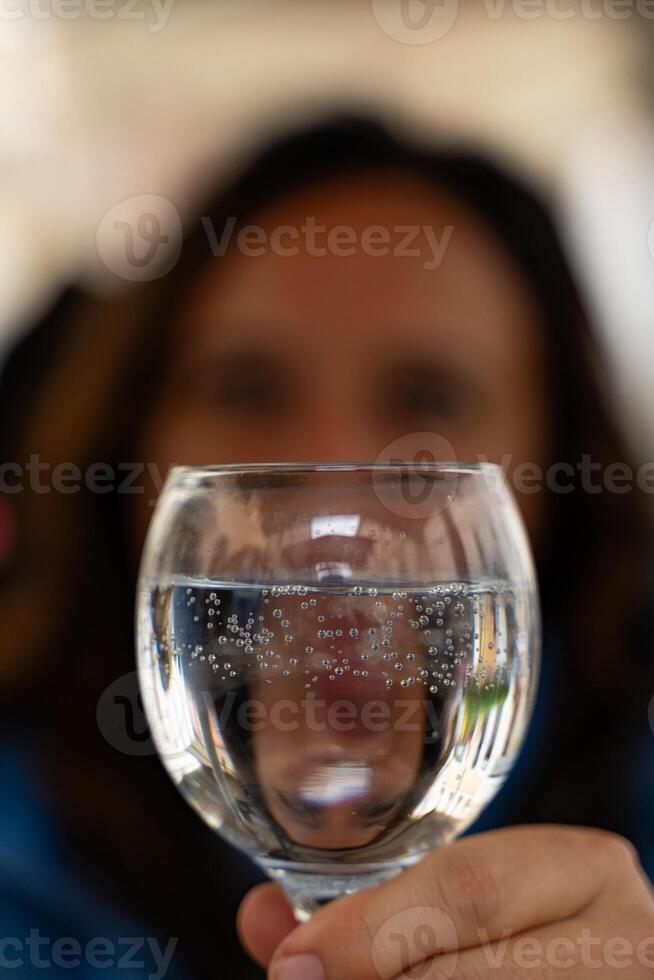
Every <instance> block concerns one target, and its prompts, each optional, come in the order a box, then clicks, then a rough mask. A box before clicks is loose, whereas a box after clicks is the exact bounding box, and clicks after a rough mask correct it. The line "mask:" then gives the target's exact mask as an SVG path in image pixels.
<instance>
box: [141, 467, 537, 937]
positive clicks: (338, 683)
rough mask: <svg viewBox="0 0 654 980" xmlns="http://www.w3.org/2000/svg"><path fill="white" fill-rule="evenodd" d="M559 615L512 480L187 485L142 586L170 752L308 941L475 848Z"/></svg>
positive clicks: (210, 471) (422, 474) (196, 478)
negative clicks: (334, 915) (332, 911)
mask: <svg viewBox="0 0 654 980" xmlns="http://www.w3.org/2000/svg"><path fill="white" fill-rule="evenodd" d="M539 643H540V639H539V612H538V603H537V597H536V586H535V576H534V569H533V563H532V558H531V553H530V548H529V544H528V541H527V536H526V533H525V529H524V526H523V523H522V520H521V517H520V515H519V512H518V509H517V507H516V505H515V502H514V500H513V497H512V495H511V493H510V491H509V488H508V486H507V484H506V481H505V479H504V476H503V473H502V471H501V469H500V468H499V467H497V466H494V465H492V464H472V465H458V464H453V463H430V464H426V463H420V464H407V463H397V462H395V463H377V464H374V463H333V464H332V463H313V464H311V463H306V464H267V465H248V466H215V467H214V466H212V467H200V468H194V467H176V468H174V469H173V470H171V472H170V474H169V476H168V479H167V482H166V484H165V486H164V488H163V491H162V494H161V497H160V500H159V502H158V505H157V508H156V511H155V514H154V517H153V520H152V523H151V526H150V530H149V533H148V536H147V541H146V545H145V550H144V555H143V560H142V566H141V574H140V580H139V606H138V648H139V674H140V679H141V686H142V693H143V700H144V704H145V709H146V713H147V717H148V720H149V723H150V726H151V728H152V732H153V735H154V739H155V742H156V744H157V748H158V750H159V753H160V755H161V758H162V759H163V762H164V764H165V766H166V768H167V769H168V772H169V773H170V775H171V777H172V778H173V780H174V781H175V783H176V784H177V786H178V788H179V790H180V791H181V793H182V794H183V795H184V797H185V798H186V799H187V800H188V802H189V803H190V804H191V805H192V806H193V807H195V809H196V810H197V811H198V812H199V813H200V814H201V815H202V817H203V818H204V819H205V820H206V822H207V823H208V824H209V825H210V826H211V827H212V828H214V829H215V830H216V831H218V832H219V833H220V834H222V835H223V836H224V837H225V838H226V839H227V840H228V841H229V842H231V843H232V844H233V845H235V846H236V847H238V848H241V849H242V850H243V851H245V852H246V853H247V854H248V855H249V856H250V857H251V858H252V859H253V860H254V861H256V862H257V863H258V864H259V865H260V866H261V867H262V868H263V869H265V871H266V872H267V873H268V875H269V876H270V877H271V878H273V879H275V880H276V881H278V883H279V884H280V885H281V886H282V888H283V889H284V890H285V892H286V894H287V895H288V897H289V899H290V901H291V902H292V904H293V907H294V909H295V913H296V916H297V918H298V920H299V921H304V920H306V919H307V918H308V917H309V916H310V915H311V913H312V912H313V911H314V910H315V909H316V908H317V907H318V906H319V905H320V904H322V903H324V902H326V901H329V900H330V899H332V898H335V897H337V896H340V895H344V894H346V893H349V892H353V891H356V890H358V889H360V888H364V887H369V886H371V885H375V884H377V883H380V882H382V881H384V880H386V879H388V878H390V877H391V876H393V875H395V874H397V873H398V872H399V871H401V870H402V869H403V868H406V867H408V866H410V865H412V864H414V863H415V862H416V861H418V860H419V859H420V858H421V857H422V856H423V855H424V854H425V852H427V851H428V850H431V849H433V848H435V847H440V846H442V845H444V844H446V843H447V842H449V841H451V840H453V839H454V838H455V837H456V836H457V835H459V834H461V833H462V831H464V830H465V829H466V827H468V826H469V825H470V824H471V823H472V822H473V821H474V819H475V818H476V817H477V816H478V815H479V813H480V812H481V810H482V809H483V807H484V806H485V805H486V804H487V803H488V802H489V800H490V799H491V798H492V797H493V796H494V795H495V793H496V792H497V791H498V789H499V788H500V786H501V785H502V783H503V781H504V780H505V778H506V776H507V774H508V772H509V770H510V768H511V766H512V764H513V762H514V760H515V758H516V755H517V753H518V751H519V748H520V745H521V742H522V739H523V736H524V733H525V729H526V726H527V723H528V720H529V716H530V712H531V708H532V704H533V700H534V693H535V685H536V680H537V673H538V662H539Z"/></svg>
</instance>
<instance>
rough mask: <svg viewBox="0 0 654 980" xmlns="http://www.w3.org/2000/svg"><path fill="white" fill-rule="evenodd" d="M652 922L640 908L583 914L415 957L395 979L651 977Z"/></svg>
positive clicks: (633, 979)
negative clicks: (617, 915) (613, 917)
mask: <svg viewBox="0 0 654 980" xmlns="http://www.w3.org/2000/svg"><path fill="white" fill-rule="evenodd" d="M651 926H652V923H651V918H650V919H649V920H647V919H646V918H644V917H643V916H642V914H641V916H640V918H638V917H637V916H636V917H633V916H630V917H629V920H628V921H624V922H622V924H620V923H619V922H616V921H610V922H609V921H602V920H598V919H596V918H583V917H581V918H577V919H574V920H573V921H571V922H567V923H566V924H565V925H564V924H563V923H561V924H559V925H558V926H557V925H551V926H548V927H546V928H543V929H536V930H532V931H530V932H529V933H528V934H522V935H520V936H513V937H510V936H508V935H507V936H505V937H504V938H503V939H501V940H500V941H499V942H496V943H482V945H480V946H477V947H476V948H474V949H467V950H464V951H463V952H462V953H459V954H457V953H446V954H445V955H443V956H437V957H435V958H433V959H430V960H427V961H423V962H418V963H414V964H413V965H411V966H409V967H408V968H404V969H403V971H402V972H401V973H400V974H398V975H397V976H396V977H394V978H393V980H466V978H472V977H474V980H497V978H498V977H501V980H535V978H536V977H537V978H538V980H577V978H579V977H590V976H593V977H598V978H602V977H617V976H624V977H628V978H629V980H646V978H647V980H651V977H652V975H654V974H653V971H654V939H653V937H652V934H651Z"/></svg>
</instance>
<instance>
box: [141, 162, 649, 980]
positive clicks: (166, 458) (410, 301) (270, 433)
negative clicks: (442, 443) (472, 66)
mask: <svg viewBox="0 0 654 980" xmlns="http://www.w3.org/2000/svg"><path fill="white" fill-rule="evenodd" d="M307 215H312V216H315V218H316V222H317V223H318V224H324V225H327V226H330V227H332V226H334V225H337V224H347V225H349V226H352V227H354V228H355V229H356V230H357V232H358V233H359V234H360V233H361V231H362V230H363V229H364V228H366V227H369V226H370V225H383V226H385V227H387V228H392V227H394V226H397V225H409V224H415V225H422V224H424V223H425V222H430V223H431V224H433V226H434V227H435V229H436V232H437V233H438V234H440V233H441V232H442V229H443V227H444V226H446V225H451V226H453V229H454V231H453V234H452V237H451V240H450V243H449V246H448V247H447V249H446V252H445V257H444V260H443V262H442V263H441V264H440V266H439V267H438V268H436V269H431V270H427V269H425V260H426V259H427V258H428V256H426V255H424V254H423V255H421V256H413V257H401V258H400V257H398V256H392V255H389V256H385V257H384V256H371V255H366V254H363V253H362V251H361V250H360V249H358V250H357V251H356V252H355V254H354V255H351V256H349V257H338V256H334V255H327V256H324V257H321V258H318V257H316V256H312V255H308V254H306V253H305V252H303V251H301V252H300V254H298V255H295V256H294V257H289V256H282V255H276V254H273V253H272V252H271V251H270V250H266V252H265V254H264V255H262V256H260V257H258V258H254V257H250V256H244V255H243V254H239V253H238V252H237V251H232V252H231V254H228V255H227V256H226V257H225V258H224V259H221V260H220V266H219V271H218V270H217V269H213V268H209V269H208V270H207V272H206V273H205V274H204V275H203V276H202V277H201V279H200V282H199V285H198V287H197V289H196V290H195V291H194V295H193V298H192V301H191V302H190V303H189V304H188V305H187V308H186V309H185V312H184V315H183V317H182V319H181V320H180V322H179V323H178V324H177V330H176V332H175V336H174V338H173V347H174V349H173V357H172V358H171V369H170V374H169V376H168V377H167V378H166V379H165V383H164V384H163V385H162V389H161V397H160V398H159V400H158V402H157V404H156V405H155V406H154V409H153V412H152V415H151V417H150V419H149V420H147V421H146V424H145V433H144V441H145V444H144V451H145V453H146V455H145V457H144V458H146V459H148V460H152V461H154V462H156V463H157V464H158V465H159V467H160V469H161V471H162V472H164V471H165V470H166V468H167V467H168V465H170V464H171V463H172V462H179V463H188V464H208V463H215V462H217V461H220V462H224V463H226V462H258V461H270V460H287V461H293V460H335V459H360V460H364V459H375V458H376V457H377V456H378V454H379V453H380V452H381V451H382V450H383V449H384V448H385V447H387V446H388V445H389V444H390V443H392V442H393V441H394V440H396V439H398V438H401V437H405V442H404V443H403V449H404V455H408V456H409V457H410V456H411V452H412V448H413V450H415V449H420V448H421V445H420V440H419V439H418V440H417V441H416V440H415V439H414V441H413V443H412V441H411V439H410V438H408V439H407V438H406V437H407V434H411V433H420V432H425V431H428V432H435V433H438V434H439V435H440V436H442V437H444V438H445V439H446V440H447V441H448V442H449V443H450V445H451V447H452V451H453V452H454V454H455V456H456V458H458V459H459V460H462V461H463V460H473V459H475V458H477V456H478V455H479V454H483V455H484V456H485V457H486V458H488V459H490V460H492V461H496V462H501V461H502V459H503V457H506V456H507V455H509V456H510V458H511V460H512V465H516V464H518V463H520V462H531V463H536V464H538V465H541V466H543V465H545V464H546V461H547V459H548V451H549V442H550V431H549V425H548V394H547V379H546V377H545V376H544V368H543V364H544V362H545V359H544V351H543V345H542V337H541V331H540V329H539V317H538V310H537V308H536V306H535V303H534V300H533V298H532V296H531V295H530V294H529V292H528V291H527V288H526V287H525V285H524V284H523V282H522V281H521V278H520V276H519V274H518V272H517V271H516V270H515V269H514V268H513V266H512V265H511V263H510V261H509V260H508V259H507V258H506V257H505V255H504V254H503V252H502V250H501V248H500V247H499V246H498V245H497V243H496V241H495V240H494V238H493V237H492V235H491V233H490V232H489V231H487V230H486V229H485V228H484V226H483V225H482V224H481V223H480V222H479V220H478V219H477V218H476V217H475V215H474V214H472V213H471V212H470V211H469V210H468V209H467V208H466V207H465V206H464V205H463V204H462V203H460V202H459V201H457V200H456V199H455V198H453V197H452V196H450V195H448V194H447V193H445V192H437V191H435V190H433V189H431V188H426V187H423V186H422V185H421V184H420V183H418V182H417V181H415V180H414V179H412V178H410V177H403V176H402V175H395V176H393V177H381V176H377V175H373V174H371V175H367V176H366V178H365V179H362V178H349V179H345V178H343V179H339V180H336V179H335V180H333V181H331V182H329V183H327V184H324V185H322V186H321V187H315V186H312V187H307V188H304V189H302V190H298V191H297V192H295V193H294V194H292V195H290V194H289V195H288V196H287V197H285V198H284V199H283V200H280V201H279V202H277V203H275V204H274V205H273V206H271V207H270V208H269V209H268V210H266V211H264V212H262V213H260V214H257V215H256V216H253V218H252V222H253V223H255V224H259V225H262V226H263V227H264V228H266V229H267V230H268V231H269V232H270V231H272V229H274V228H275V227H278V226H279V225H281V224H289V225H293V226H295V227H299V226H301V225H302V224H303V222H304V221H305V220H306V217H307ZM519 504H520V506H521V508H522V511H523V514H524V517H525V520H526V523H527V527H528V530H529V533H530V535H531V539H532V542H533V544H534V547H535V549H536V551H538V549H539V547H540V542H541V541H542V540H543V538H544V536H545V534H546V533H547V511H546V508H545V506H544V502H543V495H542V494H533V495H523V496H522V497H521V499H519ZM149 517H150V510H149V509H148V508H146V507H143V510H142V511H141V512H139V514H138V516H137V524H138V527H137V534H138V536H139V538H140V537H141V535H142V533H143V531H144V528H145V526H146V524H147V521H148V520H149ZM424 907H430V908H436V909H440V910H441V911H442V913H444V914H445V915H447V916H448V918H449V920H450V922H451V924H452V926H453V930H454V932H453V935H454V937H455V940H454V941H453V942H450V945H449V946H448V945H446V948H445V949H436V948H435V946H433V944H432V948H430V947H429V946H427V947H425V944H424V943H421V944H420V951H418V948H417V946H416V944H415V943H414V944H413V946H411V945H410V948H409V954H408V955H409V961H408V962H406V961H405V962H404V964H402V963H401V962H400V961H399V960H398V959H397V953H396V952H394V949H395V947H393V945H392V943H391V942H390V939H388V940H386V941H385V942H386V945H385V946H384V947H383V948H382V954H383V955H382V960H383V964H384V965H383V967H382V969H383V971H384V972H383V974H380V973H379V970H378V966H379V960H378V959H375V951H377V954H378V953H379V948H378V944H379V942H380V941H382V940H380V939H379V936H380V935H381V934H382V933H380V930H383V928H384V925H385V923H388V922H389V921H390V920H391V919H392V918H393V916H394V915H396V914H397V913H398V912H404V914H405V919H403V920H402V922H403V924H402V930H403V932H405V933H406V935H408V936H412V935H414V934H416V933H415V930H416V928H417V927H418V926H420V925H421V915H422V914H423V913H421V912H420V909H421V908H424ZM406 916H408V918H406ZM239 929H240V934H241V937H242V940H243V943H244V944H245V946H246V948H247V949H248V950H249V951H250V953H251V955H252V956H253V957H254V958H255V959H256V960H257V961H258V962H259V963H261V964H263V965H264V966H267V967H268V969H269V976H270V977H272V978H273V980H292V978H293V977H296V978H297V977H304V980H309V978H311V980H317V978H318V977H320V976H324V977H326V978H327V980H343V978H344V977H347V978H348V980H373V978H376V980H378V978H379V977H380V975H383V976H384V977H388V978H390V977H402V976H404V977H408V976H421V977H423V978H425V977H430V978H433V980H437V978H438V980H445V978H446V977H448V978H449V977H456V978H459V980H472V978H474V980H482V978H486V977H488V978H493V977H497V976H499V975H501V976H502V977H503V978H505V980H518V978H523V977H525V978H526V977H531V978H533V977H534V976H536V975H537V976H538V980H548V978H550V977H552V978H554V977H557V978H559V977H560V978H564V977H570V978H572V977H574V978H575V980H577V978H586V977H588V978H589V980H590V978H591V977H592V978H594V980H605V978H609V977H614V976H616V975H618V973H617V972H616V969H615V967H613V966H611V962H610V958H609V956H608V955H607V954H606V952H605V953H604V958H603V959H602V953H601V952H599V953H598V951H597V946H595V947H594V952H593V956H594V957H595V958H597V957H598V956H599V957H600V963H599V966H598V965H590V964H589V962H588V960H587V957H586V958H585V957H584V955H583V953H582V949H581V947H580V945H579V942H578V941H579V940H580V937H582V936H583V934H584V930H591V933H592V936H593V938H595V939H599V941H600V949H601V950H606V949H607V946H606V944H607V943H608V942H609V941H611V940H617V939H624V940H626V941H628V942H631V943H632V944H633V948H634V949H635V948H636V947H637V946H638V943H640V942H641V940H643V939H645V938H647V937H649V936H654V900H653V897H652V892H651V889H650V887H649V885H648V884H647V882H646V879H645V877H644V875H643V872H642V871H641V869H640V867H639V865H638V861H637V858H636V857H635V855H634V853H633V850H632V848H631V847H630V845H628V844H627V843H626V842H624V841H622V840H620V839H618V838H616V837H615V836H613V835H610V834H606V833H603V832H598V831H593V830H586V829H576V828H575V829H572V828H553V827H530V828H518V829H510V830H502V831H496V832H493V833H490V834H484V835H479V836H477V837H474V838H467V839H464V840H461V841H458V842H457V843H455V844H453V845H452V846H450V847H447V848H444V849H443V850H440V851H437V852H434V853H433V854H431V855H430V856H428V857H427V858H426V859H425V860H423V861H422V862H421V863H420V864H418V865H416V866H415V867H414V868H413V869H411V870H410V871H408V872H405V873H404V874H402V875H401V876H399V877H398V878H396V879H394V880H393V881H391V882H388V883H387V884H385V885H383V886H381V887H378V888H375V889H372V890H370V891H365V892H361V893H359V894H357V895H354V896H351V897H348V898H344V899H341V900H339V901H336V902H333V903H332V904H330V905H329V906H326V907H324V908H322V909H321V910H320V911H319V912H318V913H316V914H315V915H314V917H313V918H312V919H311V921H310V922H308V923H306V924H304V925H301V926H296V923H295V920H294V919H293V915H292V912H291V910H290V908H289V906H288V904H287V902H286V899H285V898H284V897H283V895H282V894H281V892H280V891H279V890H278V889H277V888H276V887H275V886H274V885H272V884H271V885H263V886H261V887H260V888H257V889H255V890H254V892H252V893H251V894H250V896H249V897H248V898H247V899H246V900H245V902H244V904H243V906H242V909H241V913H240V917H239ZM446 932H447V931H446ZM525 936H529V937H533V938H535V939H538V940H539V941H541V942H543V943H548V942H549V941H550V940H552V939H557V940H563V941H564V942H565V941H566V940H568V941H570V943H571V946H570V948H571V949H572V952H571V953H570V952H569V948H568V946H566V948H565V949H564V948H563V947H561V948H560V949H559V952H558V954H557V955H558V956H559V957H560V958H562V959H563V960H565V961H566V962H568V959H569V957H570V956H571V957H572V959H571V960H570V961H569V962H570V965H569V966H566V968H565V969H564V968H562V966H561V963H560V962H559V963H558V965H557V963H556V962H555V963H554V965H552V964H551V963H547V962H546V963H544V964H541V966H540V967H539V968H538V970H534V968H533V967H529V966H525V965H524V963H522V961H521V959H520V956H519V955H518V949H517V947H516V943H518V942H519V939H520V938H524V937H525ZM504 940H506V943H505V945H504V946H501V943H502V942H503V941H504ZM484 942H486V946H484V945H483V943H484ZM375 943H377V946H376V945H375ZM453 945H456V946H457V947H458V949H459V953H458V958H457V960H456V962H455V961H454V959H453V948H452V947H453ZM653 946H654V944H650V946H649V947H647V948H645V954H643V955H646V954H647V953H648V955H649V964H650V965H649V966H648V965H647V963H646V964H645V965H643V963H642V962H633V961H632V962H631V963H630V966H629V970H628V971H627V974H626V975H628V976H629V978H630V980H638V978H639V977H645V976H647V977H650V976H651V975H652V970H653V969H654V967H653V966H652V965H651V964H652V960H653V959H654V948H653ZM489 951H490V954H491V955H489ZM499 951H501V954H502V956H504V957H505V958H504V959H503V960H502V961H501V962H502V967H501V970H500V971H499V972H498V968H497V965H496V964H495V965H494V964H493V959H492V954H497V953H498V952H499ZM297 956H300V957H302V958H301V959H300V960H299V961H298V960H296V961H295V963H296V967H297V970H296V972H295V973H290V972H288V964H289V963H290V962H291V961H292V960H293V959H294V958H295V957H297ZM307 957H309V958H308V959H307ZM641 959H642V956H641ZM593 962H595V961H593ZM416 963H418V966H417V968H416V969H415V970H413V971H412V970H411V966H415V965H416ZM317 964H322V973H320V971H319V968H318V966H317ZM521 964H522V965H521ZM311 970H313V971H314V972H313V973H312V972H311ZM618 972H619V973H620V975H623V976H624V975H625V972H624V971H618Z"/></svg>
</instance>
